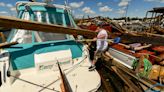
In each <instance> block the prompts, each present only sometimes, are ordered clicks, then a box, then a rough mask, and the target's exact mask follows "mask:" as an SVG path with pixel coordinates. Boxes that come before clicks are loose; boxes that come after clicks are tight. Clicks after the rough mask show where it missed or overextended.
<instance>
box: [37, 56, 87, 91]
mask: <svg viewBox="0 0 164 92" xmlns="http://www.w3.org/2000/svg"><path fill="white" fill-rule="evenodd" d="M86 58H87V55H86V56H85V57H84V58H83V59H82V60H81V61H80V62H79V63H77V64H76V65H74V66H73V67H70V68H72V69H71V70H69V69H70V68H68V69H64V70H63V71H66V70H69V71H68V72H67V73H65V74H66V75H68V74H69V73H70V72H71V71H73V70H74V69H75V68H76V67H77V66H78V65H80V64H81V63H82V62H83V61H84V60H85V59H86ZM59 79H60V78H58V79H56V80H55V81H54V82H52V83H50V84H49V85H47V86H45V87H48V86H50V85H52V84H53V83H55V82H57V81H58V80H59ZM42 90H44V88H43V89H41V90H39V91H38V92H41V91H42Z"/></svg>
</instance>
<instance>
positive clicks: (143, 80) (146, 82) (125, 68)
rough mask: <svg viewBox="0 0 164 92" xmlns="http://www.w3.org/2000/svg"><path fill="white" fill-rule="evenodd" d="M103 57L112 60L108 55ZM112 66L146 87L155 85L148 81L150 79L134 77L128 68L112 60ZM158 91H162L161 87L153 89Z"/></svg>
mask: <svg viewBox="0 0 164 92" xmlns="http://www.w3.org/2000/svg"><path fill="white" fill-rule="evenodd" d="M105 55H106V56H107V57H109V58H110V59H112V57H111V56H110V54H109V53H106V54H105ZM109 62H111V61H109ZM112 64H114V65H115V66H116V67H117V68H118V69H120V70H122V71H124V72H125V73H127V74H128V75H130V76H131V77H133V78H135V79H137V80H138V81H139V82H140V83H142V84H144V85H147V86H148V87H152V85H155V84H156V83H157V82H155V81H153V80H150V79H147V78H144V77H141V78H139V77H138V76H136V73H135V72H134V71H133V70H130V69H129V68H127V67H125V66H124V65H122V64H121V63H119V62H117V61H115V60H114V59H112ZM160 89H163V90H164V87H161V86H157V87H154V90H160Z"/></svg>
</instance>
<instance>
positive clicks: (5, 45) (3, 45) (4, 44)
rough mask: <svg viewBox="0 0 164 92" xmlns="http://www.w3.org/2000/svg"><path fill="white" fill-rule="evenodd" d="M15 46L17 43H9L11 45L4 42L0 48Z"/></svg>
mask: <svg viewBox="0 0 164 92" xmlns="http://www.w3.org/2000/svg"><path fill="white" fill-rule="evenodd" d="M16 44H18V42H11V43H8V42H5V43H1V44H0V48H7V47H10V46H11V45H16Z"/></svg>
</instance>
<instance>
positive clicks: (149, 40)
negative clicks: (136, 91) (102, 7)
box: [78, 8, 164, 84]
mask: <svg viewBox="0 0 164 92" xmlns="http://www.w3.org/2000/svg"><path fill="white" fill-rule="evenodd" d="M163 11H164V8H154V9H153V10H152V11H149V12H153V13H154V12H155V13H156V14H155V17H154V16H152V17H154V18H151V20H150V22H151V23H150V24H149V25H150V26H149V28H148V30H144V31H142V32H137V31H130V30H128V29H126V28H123V27H122V26H120V25H119V24H117V23H115V22H113V21H112V20H110V19H108V18H102V17H95V18H88V19H82V20H80V21H79V22H78V26H79V27H80V28H82V29H88V30H92V31H95V30H96V28H97V24H99V23H100V22H101V24H102V25H103V27H104V29H106V30H107V31H108V33H109V35H110V36H109V38H110V39H114V38H116V37H120V38H121V41H120V43H117V44H110V47H111V48H113V49H115V50H117V51H119V52H121V53H125V54H128V55H131V56H132V57H135V58H137V59H136V62H137V64H135V63H134V62H133V64H132V67H133V69H134V71H135V72H136V73H139V74H140V76H143V77H146V78H148V79H150V80H154V81H156V82H157V83H160V84H164V40H163V39H164V36H163V34H164V28H163V27H162V26H161V25H160V26H159V25H157V22H158V24H161V23H163V22H162V21H163V20H164V13H163ZM158 13H159V14H158ZM157 15H158V16H157ZM159 16H160V17H159ZM161 17H162V18H161ZM152 20H153V21H152ZM109 52H110V50H109ZM109 54H111V53H109Z"/></svg>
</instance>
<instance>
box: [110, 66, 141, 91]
mask: <svg viewBox="0 0 164 92" xmlns="http://www.w3.org/2000/svg"><path fill="white" fill-rule="evenodd" d="M111 68H112V69H113V70H114V72H115V73H116V74H117V75H118V76H119V77H120V78H121V79H122V80H123V81H124V82H125V83H126V84H127V85H128V87H129V88H130V89H131V90H132V91H133V92H142V90H141V89H139V88H138V87H137V86H136V85H135V84H134V83H133V82H132V81H130V80H129V79H128V78H127V77H126V76H125V75H124V74H123V73H121V72H120V71H118V70H117V68H116V67H115V66H112V67H111Z"/></svg>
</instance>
